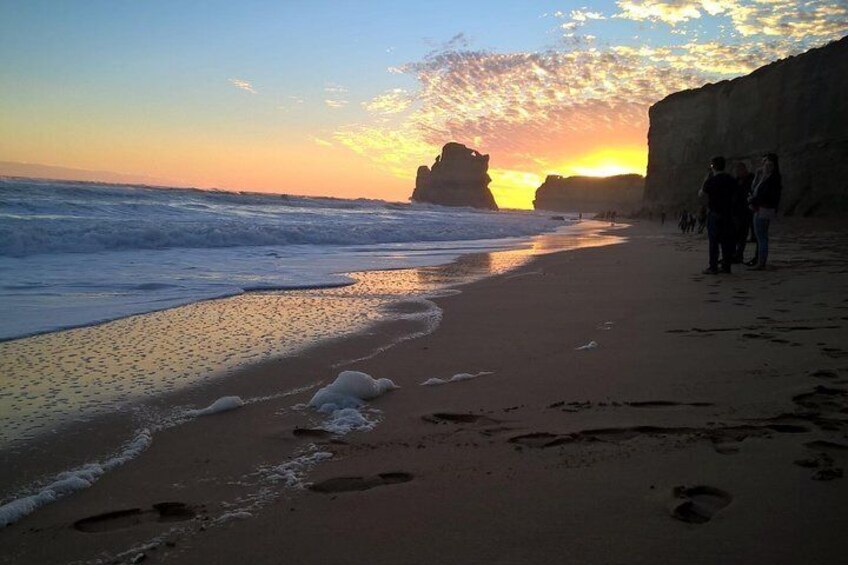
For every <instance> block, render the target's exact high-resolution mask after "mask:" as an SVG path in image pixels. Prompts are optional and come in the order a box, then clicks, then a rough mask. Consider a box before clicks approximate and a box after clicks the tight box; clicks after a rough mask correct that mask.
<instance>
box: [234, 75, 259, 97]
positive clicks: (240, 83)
mask: <svg viewBox="0 0 848 565" xmlns="http://www.w3.org/2000/svg"><path fill="white" fill-rule="evenodd" d="M230 84H232V85H233V86H235V87H236V88H240V89H242V90H244V91H246V92H249V93H251V94H256V90H255V89H254V88H253V85H252V84H250V83H249V82H247V81H246V80H241V79H238V78H231V79H230Z"/></svg>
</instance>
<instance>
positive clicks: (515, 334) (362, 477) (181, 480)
mask: <svg viewBox="0 0 848 565" xmlns="http://www.w3.org/2000/svg"><path fill="white" fill-rule="evenodd" d="M813 227H814V224H813V223H812V222H805V221H795V222H781V223H780V224H778V225H777V226H776V227H775V230H774V232H775V233H774V238H773V239H774V241H773V245H774V249H773V251H772V257H773V263H772V264H773V268H772V269H770V270H768V271H765V272H750V271H746V270H745V269H744V268H736V269H735V271H736V272H735V273H734V274H732V275H729V276H724V275H722V276H704V275H700V274H695V273H699V272H700V270H701V269H702V268H703V267H704V264H705V259H706V249H705V247H706V243H705V242H704V241H703V239H702V238H698V237H697V236H683V235H680V234H679V233H677V232H675V231H674V229H673V227H672V226H669V225H667V226H665V227H664V228H661V227H659V226H657V225H656V224H641V225H639V224H637V225H635V226H634V227H632V228H630V229H628V230H627V232H626V235H627V236H628V237H629V241H628V242H627V243H625V244H623V245H616V246H612V247H606V248H599V249H585V250H578V251H570V252H565V253H558V254H554V255H549V256H544V257H540V258H538V259H535V260H534V261H533V262H532V263H530V264H528V265H526V266H525V267H522V268H521V269H519V270H517V271H513V272H511V273H508V274H506V275H501V276H498V277H493V278H489V279H485V280H483V281H479V282H476V283H473V284H471V285H467V286H465V287H463V288H462V292H461V294H458V295H455V296H451V297H447V298H442V299H439V300H438V301H437V302H438V304H439V305H440V306H441V307H442V308H443V310H444V315H443V319H442V322H441V325H440V327H439V329H438V330H437V331H436V332H435V333H433V334H431V335H428V336H425V337H420V338H418V339H414V340H410V341H406V342H403V343H400V344H398V345H396V346H395V347H392V348H390V349H388V350H387V351H384V352H383V353H380V354H379V355H377V356H374V357H372V358H369V359H367V360H364V361H360V362H354V363H348V364H345V365H343V366H341V367H334V366H333V365H335V364H337V363H338V362H339V361H340V360H344V359H352V358H356V357H359V356H361V355H362V353H363V352H367V351H370V350H371V349H373V347H374V346H375V345H377V344H379V343H381V342H384V341H385V340H386V339H387V338H389V337H390V336H391V334H392V333H393V332H397V331H398V329H399V328H397V327H394V326H392V325H385V326H383V327H381V328H379V329H378V330H375V331H374V332H371V333H369V334H367V335H360V336H358V337H356V338H352V339H346V340H343V341H339V342H335V343H330V344H326V345H323V346H321V347H318V348H314V349H312V350H310V351H309V352H308V353H307V354H304V355H300V356H298V357H295V358H291V359H287V360H281V361H276V362H273V363H269V364H265V365H262V366H258V367H256V368H253V369H251V370H248V371H246V372H244V373H242V374H239V375H237V376H235V377H232V378H230V379H227V380H226V382H219V383H217V384H215V385H214V386H211V387H207V389H205V392H204V394H206V395H208V397H209V398H213V399H214V398H215V396H216V395H221V396H223V395H224V394H241V395H243V396H252V395H260V394H262V393H267V392H269V391H273V390H275V382H278V381H279V380H280V379H282V378H283V376H285V375H292V374H297V375H309V376H310V377H314V379H316V380H319V379H320V380H323V381H325V382H328V381H330V380H331V379H333V378H334V377H335V375H336V373H337V372H338V371H339V370H340V369H356V370H361V371H365V372H367V373H369V374H371V375H373V376H375V377H388V378H391V379H393V380H394V381H395V382H396V383H397V384H398V385H400V386H401V388H400V389H399V390H396V391H392V392H390V393H388V394H386V395H384V396H382V397H380V398H378V399H376V400H374V401H373V402H372V403H371V405H372V406H373V407H374V408H376V409H379V410H381V411H382V413H381V418H382V421H381V422H380V424H379V425H378V426H377V427H376V429H374V430H373V431H371V432H355V433H351V434H348V435H346V436H343V437H341V438H334V437H332V436H327V435H322V434H318V433H315V432H304V431H303V430H302V429H303V428H308V427H311V426H312V425H314V423H315V422H317V421H318V419H317V418H315V417H314V416H311V415H310V414H309V413H308V412H304V411H297V410H293V409H292V408H291V407H292V405H294V404H296V403H299V402H306V401H307V400H308V399H309V398H310V396H311V394H312V393H313V392H314V391H307V392H303V393H300V394H295V395H292V396H287V397H283V398H277V399H274V400H269V401H267V402H261V403H256V404H251V405H249V406H245V407H243V408H241V409H239V410H235V411H232V412H227V413H222V414H218V415H215V416H211V417H206V418H199V419H197V420H195V421H193V422H191V423H189V424H186V425H183V426H180V427H177V428H173V429H171V430H166V431H164V432H161V433H160V434H158V435H156V437H155V441H154V443H153V445H152V447H151V448H150V449H149V450H147V451H146V452H144V453H143V454H142V455H141V456H140V457H139V458H138V459H137V460H135V461H133V462H132V463H130V464H128V465H126V466H124V467H121V468H119V469H117V470H115V471H114V472H112V473H109V474H107V475H106V476H105V477H104V478H103V479H101V480H100V481H99V482H97V483H96V484H95V485H94V486H93V487H92V488H90V489H87V490H85V491H81V492H79V493H77V494H74V495H72V496H69V497H66V498H64V499H62V500H60V501H59V502H57V503H54V504H52V505H49V506H47V507H45V508H44V509H42V510H40V511H38V512H36V513H35V514H33V515H31V516H29V517H27V518H25V519H23V520H22V521H20V522H19V523H17V524H15V525H13V526H11V527H8V528H6V529H4V530H2V531H0V563H66V562H88V561H92V560H95V559H101V560H102V561H103V562H107V563H108V562H113V561H115V562H130V561H132V560H134V559H135V560H140V559H144V560H145V562H146V563H147V562H151V563H156V562H163V563H167V562H171V563H269V564H270V563H283V562H285V563H321V564H325V563H326V564H330V563H422V564H423V563H427V564H432V563H547V562H555V563H837V562H843V561H845V559H848V557H846V553H847V552H848V541H846V537H845V532H846V531H848V507H847V506H846V502H848V479H846V478H844V477H842V474H843V470H844V469H845V468H846V465H848V340H847V339H846V337H848V332H846V328H848V292H846V290H848V246H846V243H848V234H846V233H845V231H844V230H839V229H834V230H828V229H823V228H822V227H821V226H815V231H809V230H811V229H812V228H813ZM410 307H412V306H410ZM590 341H595V342H597V343H598V347H597V348H594V349H589V350H577V349H576V348H577V347H579V346H582V345H585V344H587V343H589V342H590ZM478 371H491V372H492V374H490V375H485V376H481V377H478V378H476V379H473V380H469V381H464V382H458V383H452V384H448V385H444V386H438V387H422V386H419V383H421V382H423V381H424V380H426V379H428V378H431V377H440V378H449V377H450V376H451V375H454V374H456V373H462V372H467V373H476V372H478ZM310 444H313V445H315V447H314V448H313V451H320V452H328V453H332V454H333V457H332V458H331V459H328V460H326V461H323V462H321V463H320V464H317V465H316V466H314V467H313V468H311V469H310V470H309V471H308V473H307V475H306V476H305V478H306V480H308V481H309V482H311V483H312V489H287V488H285V487H283V486H282V485H281V484H279V483H271V482H269V481H268V476H269V469H270V468H272V467H274V466H277V465H280V464H281V463H285V462H286V461H289V460H290V459H291V458H292V456H293V454H294V453H296V452H298V450H301V452H304V451H303V450H306V449H308V448H307V446H308V445H310ZM164 502H169V503H174V502H179V503H183V504H184V505H185V506H180V505H173V504H172V505H164V506H163V505H159V506H154V505H157V504H160V503H164ZM134 509H137V511H136V510H134ZM106 513H114V514H106ZM104 514H106V515H105V516H104ZM228 514H229V515H228ZM146 544H147V545H146ZM145 545H146V546H145Z"/></svg>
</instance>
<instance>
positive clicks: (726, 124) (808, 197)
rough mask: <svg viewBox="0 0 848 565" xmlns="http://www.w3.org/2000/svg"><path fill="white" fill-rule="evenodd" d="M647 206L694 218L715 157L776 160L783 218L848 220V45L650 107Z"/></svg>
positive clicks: (752, 165) (820, 50)
mask: <svg viewBox="0 0 848 565" xmlns="http://www.w3.org/2000/svg"><path fill="white" fill-rule="evenodd" d="M649 117H650V123H651V126H650V131H649V133H648V151H649V154H648V176H647V179H646V186H645V204H646V205H647V206H650V207H660V206H662V207H670V208H690V209H691V208H692V207H693V206H694V205H696V204H697V203H698V200H697V197H696V193H697V190H698V188H699V187H700V184H701V182H702V181H703V178H704V175H705V174H706V172H707V170H708V166H709V159H710V157H712V156H714V155H724V156H725V157H726V158H727V159H728V170H730V171H732V167H733V162H734V161H745V162H746V164H747V165H748V167H749V169H751V170H754V169H755V168H757V167H758V166H759V163H760V160H761V157H762V155H763V154H764V153H767V152H773V153H777V155H778V157H779V158H780V170H781V173H782V176H783V195H782V198H781V205H780V208H781V211H782V212H783V213H785V214H787V215H789V214H799V215H812V214H815V215H835V214H844V213H848V37H845V38H843V39H841V40H839V41H836V42H833V43H831V44H829V45H826V46H824V47H821V48H818V49H813V50H810V51H808V52H806V53H803V54H801V55H798V56H796V57H790V58H788V59H784V60H781V61H777V62H775V63H772V64H770V65H766V66H765V67H762V68H760V69H757V70H756V71H754V72H753V73H751V74H749V75H747V76H744V77H740V78H737V79H734V80H731V81H724V82H720V83H718V84H711V85H707V86H704V87H703V88H699V89H695V90H687V91H683V92H678V93H675V94H672V95H671V96H668V97H667V98H665V99H664V100H661V101H660V102H658V103H656V104H654V105H653V106H652V107H651V109H650V111H649Z"/></svg>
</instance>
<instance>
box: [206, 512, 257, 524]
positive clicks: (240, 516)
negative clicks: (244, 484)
mask: <svg viewBox="0 0 848 565" xmlns="http://www.w3.org/2000/svg"><path fill="white" fill-rule="evenodd" d="M250 518H253V514H251V513H250V512H247V511H245V510H240V511H235V512H227V513H226V514H221V516H219V517H218V519H217V520H215V521H216V522H218V523H223V522H229V521H231V520H248V519H250Z"/></svg>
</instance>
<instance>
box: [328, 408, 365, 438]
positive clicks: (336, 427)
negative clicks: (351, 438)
mask: <svg viewBox="0 0 848 565" xmlns="http://www.w3.org/2000/svg"><path fill="white" fill-rule="evenodd" d="M376 425H377V420H376V419H374V420H371V419H368V418H367V417H366V416H365V414H363V413H362V412H360V411H359V410H357V409H356V408H342V409H341V410H334V411H333V412H332V414H330V417H329V418H328V419H327V421H326V422H324V423H323V424H322V425H321V426H320V428H321V429H322V430H326V431H328V432H330V433H333V434H337V435H343V434H347V433H350V432H353V431H357V430H359V431H370V430H373V429H374V426H376Z"/></svg>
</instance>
